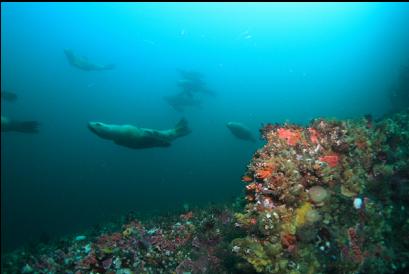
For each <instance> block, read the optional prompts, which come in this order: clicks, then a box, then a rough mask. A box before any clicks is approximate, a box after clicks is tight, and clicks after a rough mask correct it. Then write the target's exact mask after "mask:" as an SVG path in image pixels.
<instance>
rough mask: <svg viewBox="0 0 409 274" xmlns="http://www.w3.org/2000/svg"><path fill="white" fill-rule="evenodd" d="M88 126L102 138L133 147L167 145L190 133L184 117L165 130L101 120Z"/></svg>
mask: <svg viewBox="0 0 409 274" xmlns="http://www.w3.org/2000/svg"><path fill="white" fill-rule="evenodd" d="M88 128H89V129H90V130H91V131H92V132H93V133H95V134H96V135H98V136H99V137H101V138H103V139H108V140H112V141H114V143H115V144H117V145H120V146H125V147H128V148H133V149H141V148H151V147H169V146H170V145H171V143H172V141H173V140H175V139H176V138H179V137H182V136H185V135H188V134H189V133H190V129H189V127H188V125H187V121H186V120H185V119H181V120H180V121H179V122H178V123H177V124H176V126H175V127H174V128H171V129H165V130H157V129H150V128H141V127H135V126H132V125H110V124H105V123H101V122H89V123H88Z"/></svg>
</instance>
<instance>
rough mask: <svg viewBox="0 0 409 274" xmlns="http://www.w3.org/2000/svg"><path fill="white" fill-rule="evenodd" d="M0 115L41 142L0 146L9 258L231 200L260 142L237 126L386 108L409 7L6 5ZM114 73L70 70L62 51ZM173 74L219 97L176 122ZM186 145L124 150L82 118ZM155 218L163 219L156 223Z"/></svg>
mask: <svg viewBox="0 0 409 274" xmlns="http://www.w3.org/2000/svg"><path fill="white" fill-rule="evenodd" d="M1 8H2V9H1V41H2V42H1V88H2V90H7V91H14V92H16V93H17V94H18V96H19V99H18V100H17V101H16V102H14V103H10V102H2V105H1V108H2V109H1V112H2V115H6V116H9V117H12V118H15V119H20V120H38V121H40V123H41V127H40V133H39V134H37V135H23V134H18V133H2V135H1V183H2V186H1V190H2V193H1V213H2V217H1V228H2V229H1V237H2V249H3V250H7V249H11V248H15V247H17V246H19V245H23V244H26V243H28V242H30V241H32V240H36V239H39V238H40V237H41V235H43V234H44V233H47V234H48V235H50V236H52V237H56V236H61V235H65V234H68V233H76V232H78V233H80V231H81V230H82V229H85V228H87V227H90V226H92V225H94V224H96V223H100V222H105V221H107V220H109V219H110V218H111V217H112V216H118V215H120V214H125V213H127V212H129V211H130V210H134V211H139V212H148V211H150V212H152V211H154V212H166V211H168V210H177V209H181V208H182V206H183V204H184V203H188V204H190V205H192V206H193V205H201V204H206V203H209V202H224V201H231V200H232V199H234V198H235V197H236V196H238V195H240V194H241V193H242V188H243V185H242V183H241V182H240V177H241V175H242V174H243V172H244V170H245V167H246V165H247V163H248V161H249V160H250V158H251V156H252V154H253V152H254V151H255V150H256V149H257V148H258V147H260V146H261V145H262V144H263V142H262V141H258V142H257V143H249V142H243V141H241V140H238V139H235V138H234V136H233V135H231V133H230V132H229V131H228V130H227V128H226V127H225V123H226V122H228V121H240V122H243V123H244V124H246V125H247V126H248V127H249V128H251V129H252V130H253V131H254V134H255V135H258V129H259V128H260V125H261V123H267V122H273V123H275V122H279V123H281V122H285V121H289V122H296V123H302V124H305V123H307V122H308V121H309V120H310V119H312V118H314V117H317V116H326V117H337V118H353V117H359V116H362V115H364V114H367V113H371V114H373V115H374V116H375V117H379V116H381V115H383V114H385V113H387V112H389V111H390V110H391V108H392V106H391V105H390V103H389V94H390V89H391V87H392V86H393V85H394V83H395V82H396V80H397V77H398V73H399V70H400V68H401V66H402V65H405V64H407V63H408V60H409V59H408V58H409V56H408V55H409V54H408V50H407V49H408V48H409V31H408V30H409V27H408V26H409V5H408V3H324V4H290V3H284V4H268V3H262V4H260V3H258V4H250V3H241V4H217V3H199V4H193V3H190V4H189V3H188V4H185V3H170V4H165V3H122V4H113V3H104V4H99V3H87V4H81V3H78V4H77V3H75V4H73V3H61V4H55V3H37V4H35V3H21V4H20V3H2V4H1ZM64 48H72V49H73V50H74V51H75V52H77V53H78V54H81V55H85V56H87V57H89V59H90V60H94V61H95V62H97V63H115V64H116V69H115V70H112V71H101V72H84V71H80V70H78V69H76V68H74V67H72V66H70V65H69V64H68V62H67V60H66V58H65V56H64V53H63V49H64ZM178 68H182V69H192V70H197V71H200V72H201V73H203V74H204V77H205V78H204V80H205V81H206V83H207V85H208V86H209V87H211V88H212V89H213V90H214V91H215V93H216V95H215V96H202V99H203V106H202V107H200V108H191V109H187V110H186V111H185V112H184V113H179V112H176V111H175V110H174V109H172V108H171V107H170V106H169V105H167V104H166V102H165V101H164V100H163V98H162V97H163V96H166V95H172V94H176V93H177V92H178V91H179V90H178V87H177V85H176V82H177V80H178V79H180V76H179V74H178V72H177V69H178ZM182 116H183V117H186V119H187V120H188V122H189V125H190V127H191V129H192V133H191V134H190V135H188V136H186V137H184V138H181V139H178V140H176V141H175V142H174V143H173V144H172V146H171V147H170V148H153V149H147V150H131V149H127V148H124V147H120V146H117V145H115V144H113V143H112V142H109V141H106V140H102V139H99V138H98V137H97V136H95V135H94V134H92V133H91V132H90V131H89V130H88V129H87V127H86V123H87V122H88V121H91V120H92V121H102V122H107V123H115V124H125V123H129V124H134V125H138V126H142V127H150V128H170V127H172V126H173V125H174V124H176V122H177V121H178V120H179V119H180V118H181V117H182ZM157 214H159V213H157Z"/></svg>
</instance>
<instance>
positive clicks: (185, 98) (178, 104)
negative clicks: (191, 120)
mask: <svg viewBox="0 0 409 274" xmlns="http://www.w3.org/2000/svg"><path fill="white" fill-rule="evenodd" d="M163 99H164V100H165V101H166V102H167V103H168V104H169V105H170V106H172V107H173V108H174V109H175V110H176V111H179V112H183V110H184V108H185V107H200V105H201V103H202V102H201V101H200V100H197V99H194V98H193V96H192V95H191V94H190V93H186V92H183V91H182V92H181V93H179V94H176V95H171V96H164V97H163Z"/></svg>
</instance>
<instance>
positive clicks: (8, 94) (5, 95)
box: [1, 90, 17, 102]
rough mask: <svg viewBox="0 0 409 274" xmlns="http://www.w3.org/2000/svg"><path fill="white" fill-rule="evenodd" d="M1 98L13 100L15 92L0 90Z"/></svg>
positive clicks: (15, 98) (15, 97)
mask: <svg viewBox="0 0 409 274" xmlns="http://www.w3.org/2000/svg"><path fill="white" fill-rule="evenodd" d="M1 100H2V101H3V100H5V101H9V102H14V101H16V100H17V94H15V93H14V92H9V91H4V90H2V91H1Z"/></svg>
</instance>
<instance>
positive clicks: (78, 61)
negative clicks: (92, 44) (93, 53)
mask: <svg viewBox="0 0 409 274" xmlns="http://www.w3.org/2000/svg"><path fill="white" fill-rule="evenodd" d="M64 53H65V56H66V57H67V59H68V62H69V63H70V65H71V66H73V67H76V68H78V69H82V70H85V71H91V70H110V69H114V68H115V65H114V64H108V65H100V64H95V63H92V62H90V61H88V58H87V57H85V56H80V55H77V54H75V53H74V51H72V50H71V49H64Z"/></svg>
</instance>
